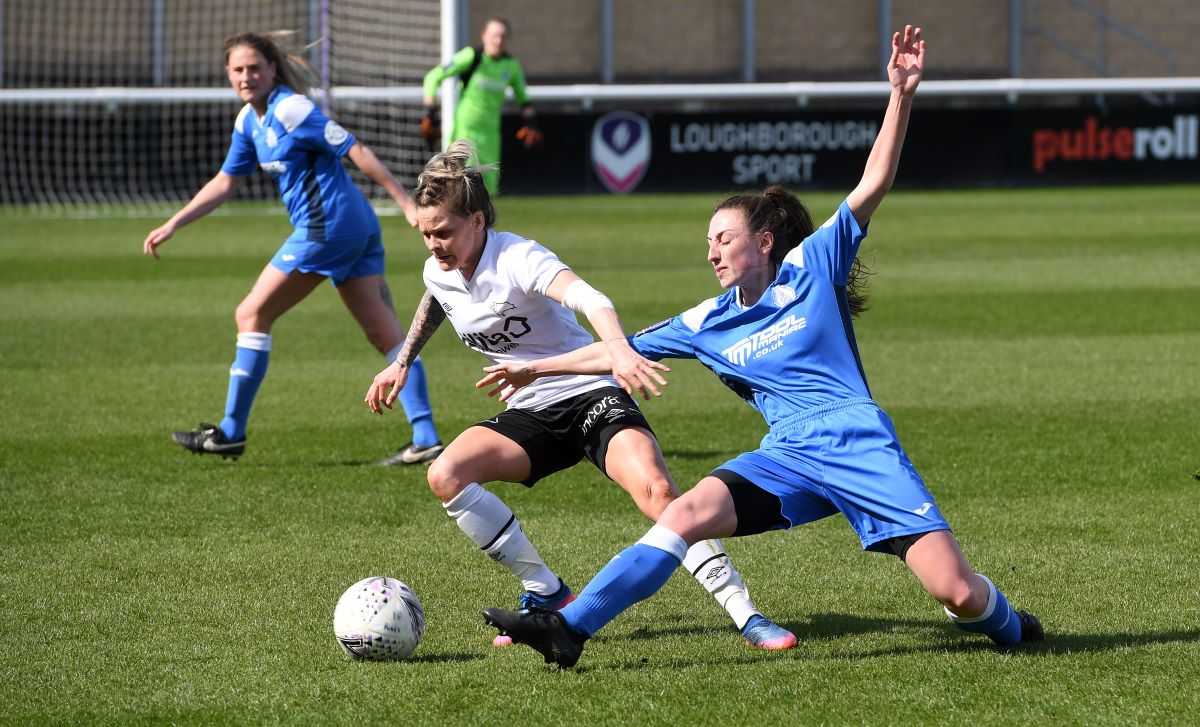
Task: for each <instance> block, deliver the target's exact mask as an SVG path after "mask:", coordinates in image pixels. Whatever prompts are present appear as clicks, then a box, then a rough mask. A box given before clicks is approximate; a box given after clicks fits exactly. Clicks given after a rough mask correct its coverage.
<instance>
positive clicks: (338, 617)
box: [333, 576, 425, 661]
mask: <svg viewBox="0 0 1200 727" xmlns="http://www.w3.org/2000/svg"><path fill="white" fill-rule="evenodd" d="M424 633H425V609H424V608H423V607H422V606H421V601H420V599H418V598H417V594H415V593H413V591H412V589H411V588H409V587H408V586H406V585H404V584H403V583H401V582H400V581H398V580H396V579H395V578H388V577H387V576H372V577H371V578H364V579H362V580H361V581H359V582H358V583H355V584H354V585H352V586H350V587H349V588H347V589H346V592H345V593H343V594H342V597H341V598H339V599H338V602H337V607H336V608H334V609H333V634H334V636H336V637H337V640H338V643H339V644H341V645H342V649H343V650H345V652H346V653H347V654H349V655H350V656H352V657H354V658H355V659H370V660H371V661H386V660H389V659H391V660H399V659H404V658H407V657H408V655H409V654H411V653H413V650H414V649H416V648H417V644H419V643H421V635H422V634H424Z"/></svg>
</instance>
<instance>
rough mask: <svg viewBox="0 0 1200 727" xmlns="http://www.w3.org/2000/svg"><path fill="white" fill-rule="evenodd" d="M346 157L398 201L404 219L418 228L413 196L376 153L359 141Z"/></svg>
mask: <svg viewBox="0 0 1200 727" xmlns="http://www.w3.org/2000/svg"><path fill="white" fill-rule="evenodd" d="M346 156H348V157H350V161H352V162H354V166H356V167H358V168H359V169H361V170H362V173H363V174H365V175H367V177H369V178H370V180H371V181H372V182H374V183H376V184H378V185H379V186H380V187H383V188H384V189H385V190H387V193H388V195H389V196H390V197H391V198H392V199H394V200H395V201H396V204H398V205H400V209H402V210H404V218H405V219H406V220H408V224H410V225H412V226H413V227H416V226H417V207H416V205H414V204H413V200H412V195H410V194H409V193H408V190H407V189H405V188H404V186H403V185H402V184H400V182H398V181H397V180H396V178H395V177H393V176H392V173H391V172H390V171H388V168H387V167H386V166H384V164H383V162H381V161H379V157H377V156H375V152H373V151H371V148H370V147H368V146H367V145H366V144H364V143H362V142H361V141H358V142H355V143H354V146H352V147H350V151H349V152H348V153H347V154H346Z"/></svg>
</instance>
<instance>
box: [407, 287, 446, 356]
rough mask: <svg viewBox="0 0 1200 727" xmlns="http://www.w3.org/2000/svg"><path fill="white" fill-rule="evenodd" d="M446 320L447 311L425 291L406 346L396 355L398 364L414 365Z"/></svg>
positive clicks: (410, 327) (409, 329) (410, 328)
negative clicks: (426, 344) (414, 361)
mask: <svg viewBox="0 0 1200 727" xmlns="http://www.w3.org/2000/svg"><path fill="white" fill-rule="evenodd" d="M444 320H446V311H444V310H442V306H441V305H439V304H438V302H437V298H434V297H433V296H432V295H430V293H429V291H428V290H427V291H425V295H422V296H421V302H420V303H417V312H416V313H415V314H414V315H413V319H412V324H411V325H410V326H409V327H408V335H407V336H405V338H404V345H403V346H401V347H400V353H398V354H396V362H397V363H399V364H400V365H401V366H408V365H410V364H412V362H413V360H414V359H416V358H417V354H419V353H421V349H422V348H424V347H425V342H426V341H428V340H429V337H430V336H432V335H433V332H434V331H436V330H437V329H438V326H440V325H442V321H444Z"/></svg>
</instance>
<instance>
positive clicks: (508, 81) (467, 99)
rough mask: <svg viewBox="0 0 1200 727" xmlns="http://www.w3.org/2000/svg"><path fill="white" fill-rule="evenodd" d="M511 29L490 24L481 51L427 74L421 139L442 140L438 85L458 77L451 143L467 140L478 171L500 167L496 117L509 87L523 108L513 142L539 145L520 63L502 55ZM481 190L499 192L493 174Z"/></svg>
mask: <svg viewBox="0 0 1200 727" xmlns="http://www.w3.org/2000/svg"><path fill="white" fill-rule="evenodd" d="M511 30H512V28H511V26H510V25H509V23H508V21H507V20H505V19H504V18H500V17H493V18H489V19H488V21H487V22H486V23H484V26H483V34H482V36H481V38H480V40H481V41H482V42H481V44H480V45H477V46H474V47H468V48H463V49H462V50H460V51H459V52H457V53H455V54H454V57H453V58H451V59H450V62H449V63H446V64H445V65H441V66H437V67H435V68H434V69H433V70H431V71H429V73H427V74H425V84H424V85H425V116H424V118H422V119H421V138H422V139H425V140H427V141H436V140H437V139H438V137H439V136H440V135H441V130H440V129H439V128H438V123H437V101H436V99H435V96H436V95H437V89H438V86H440V85H441V83H442V81H443V80H445V79H447V78H451V77H457V78H458V79H459V84H460V86H459V88H460V94H459V99H458V105H457V107H456V109H455V112H454V124H453V125H452V126H451V127H450V141H457V140H459V139H469V140H470V141H472V142H474V144H475V148H476V149H477V150H478V154H479V158H478V163H479V164H481V165H486V164H495V165H499V163H500V146H501V144H500V112H501V110H502V109H503V108H504V94H505V92H506V91H507V89H508V88H509V87H510V86H511V87H512V90H513V96H514V97H515V98H516V101H517V103H518V104H520V105H521V115H522V116H523V122H524V123H523V125H522V126H521V129H520V130H519V131H517V139H518V140H520V141H521V142H523V143H524V144H525V148H526V149H531V148H533V147H535V146H538V145H540V144H541V143H542V132H541V131H540V130H539V129H538V126H537V116H536V114H535V113H534V110H533V106H532V105H530V102H529V94H528V93H527V92H526V90H525V71H524V70H522V68H521V64H520V62H518V61H517V59H516V58H513V57H512V56H510V55H509V54H508V52H507V51H506V50H505V46H506V45H507V43H508V36H509V34H510V33H511ZM484 185H485V186H486V187H487V190H488V193H489V194H493V195H495V194H497V193H499V191H500V174H499V172H498V171H497V170H496V169H491V170H489V171H487V172H485V173H484Z"/></svg>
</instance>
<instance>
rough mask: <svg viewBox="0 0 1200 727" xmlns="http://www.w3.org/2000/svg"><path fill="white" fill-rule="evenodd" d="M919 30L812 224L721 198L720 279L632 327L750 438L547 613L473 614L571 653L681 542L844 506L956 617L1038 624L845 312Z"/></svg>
mask: <svg viewBox="0 0 1200 727" xmlns="http://www.w3.org/2000/svg"><path fill="white" fill-rule="evenodd" d="M924 62H925V41H923V40H922V39H921V30H920V29H919V28H918V29H916V30H914V29H913V28H912V27H911V26H907V27H905V29H904V37H903V40H901V38H900V34H899V33H896V34H895V35H894V36H893V39H892V57H891V61H890V63H889V67H888V75H889V77H890V79H891V83H892V93H891V99H890V102H889V104H888V108H887V112H886V114H885V115H884V119H883V122H882V125H881V127H880V132H879V136H878V138H877V139H876V141H875V144H874V146H873V148H872V149H871V153H870V155H869V157H868V159H867V165H866V171H865V172H864V174H863V177H862V180H861V181H860V182H859V184H858V186H857V187H856V188H855V189H854V191H852V192H851V193H850V195H849V196H848V197H847V198H846V200H845V202H843V203H842V205H841V206H840V207H839V209H838V211H837V212H836V213H835V214H834V215H833V217H831V218H830V219H829V221H828V222H826V223H825V224H824V225H822V226H821V227H820V229H817V230H815V231H814V230H813V225H812V222H811V219H810V217H809V215H808V211H807V210H806V209H805V208H804V206H803V205H802V204H801V203H800V201H799V200H798V199H796V198H795V197H793V196H792V195H790V194H788V193H787V192H785V191H784V190H783V189H780V188H778V187H772V188H769V189H767V190H766V192H765V193H764V194H762V195H739V196H735V197H730V198H728V199H726V200H724V201H723V202H721V203H719V204H718V205H717V207H716V211H715V213H714V214H713V216H712V219H711V221H710V222H709V227H708V261H709V263H711V264H712V266H713V269H714V271H715V273H716V276H717V280H718V281H719V282H720V284H721V287H722V288H725V289H726V290H727V292H726V293H724V294H723V295H721V296H718V297H716V298H711V299H709V300H707V301H705V302H703V303H701V304H700V305H698V306H696V307H695V308H692V309H691V310H688V311H686V312H684V313H683V314H681V315H679V316H676V317H674V318H672V319H670V320H668V321H665V322H664V323H662V324H660V325H658V326H656V327H652V328H650V329H648V330H646V331H643V332H642V333H639V334H638V335H636V336H634V337H633V338H632V339H631V342H632V345H633V348H634V350H635V351H637V352H638V353H640V354H642V355H644V356H648V357H650V358H651V359H655V360H657V359H661V358H664V357H675V358H696V359H698V360H700V361H701V362H703V363H704V365H705V366H707V367H708V368H710V369H711V370H712V371H713V372H714V373H716V374H717V375H718V376H719V377H720V379H721V381H722V382H724V383H725V384H726V385H728V386H729V387H730V388H731V389H733V390H734V391H735V392H736V393H738V394H739V395H740V396H742V397H743V398H744V399H746V401H747V402H749V403H750V404H751V405H752V406H754V407H755V408H756V409H758V410H759V411H760V412H761V413H762V415H763V417H764V418H765V419H766V420H767V423H768V424H769V425H770V431H769V433H768V434H767V436H766V437H765V438H764V439H763V441H762V444H761V446H760V447H759V448H758V449H757V450H755V451H753V452H747V453H745V454H742V455H739V456H737V457H735V458H733V459H732V460H730V461H728V462H726V463H725V464H723V465H721V466H720V467H718V468H717V469H715V470H713V472H712V473H711V474H710V475H709V476H708V477H705V478H704V479H703V480H701V481H700V482H699V484H697V485H696V487H695V488H693V489H691V490H689V491H688V492H687V493H686V494H684V495H683V496H682V497H681V498H679V499H677V500H675V501H674V502H673V503H671V504H670V505H668V506H667V508H666V510H665V511H664V512H663V515H662V517H660V518H659V519H658V521H657V524H656V525H655V526H654V527H652V528H651V529H650V531H649V532H648V533H646V535H645V536H644V537H643V538H642V539H641V540H640V541H638V543H637V544H635V545H633V546H631V547H629V548H627V549H626V550H625V551H624V552H622V553H621V554H620V556H619V557H617V558H614V559H613V560H612V561H610V562H609V564H608V565H607V566H605V567H604V569H602V570H601V571H600V573H599V574H597V575H596V577H595V578H594V579H593V580H592V581H591V582H590V583H589V584H588V585H587V587H585V588H584V589H583V591H582V592H581V593H580V594H579V598H578V599H576V600H575V602H574V603H573V604H571V605H570V606H567V607H566V608H564V609H563V610H562V611H561V612H560V613H554V614H544V613H536V614H535V613H512V612H509V611H504V610H502V609H497V608H489V609H487V610H486V611H484V619H485V621H486V622H487V623H489V624H491V625H493V626H496V627H498V628H500V629H502V630H504V631H505V632H507V633H508V634H510V636H511V638H513V639H514V640H515V641H518V642H521V643H525V644H528V645H530V646H532V647H534V648H535V649H537V650H538V651H540V652H541V653H542V655H543V656H544V657H545V659H546V661H547V662H556V663H558V664H559V665H561V666H571V665H573V664H574V663H575V662H576V660H578V658H579V656H580V654H581V653H582V650H583V644H584V641H585V640H586V639H588V638H589V637H591V636H592V635H593V634H595V633H596V631H597V630H599V629H600V628H601V627H602V626H604V625H605V624H606V623H608V622H609V621H611V620H612V619H613V618H615V617H616V616H617V614H619V613H620V612H621V611H623V610H625V609H626V608H628V607H629V606H631V605H632V604H634V603H636V602H637V601H640V600H643V599H645V598H648V597H649V596H651V595H652V594H654V593H655V592H656V591H657V590H658V589H659V588H661V587H662V585H663V583H665V582H666V578H667V575H669V574H670V572H671V571H672V570H673V569H674V568H675V566H676V565H678V563H679V561H680V559H681V558H682V557H683V553H685V552H686V551H687V548H688V545H689V544H690V543H694V542H696V541H698V540H701V539H704V538H717V537H725V536H736V535H752V534H755V533H760V532H764V531H766V530H776V529H783V528H790V527H793V526H796V525H800V524H803V523H806V522H811V521H813V520H818V519H820V518H823V517H826V516H828V515H832V514H833V513H835V512H838V511H840V512H841V513H842V514H843V515H845V517H846V519H847V520H849V521H850V524H851V526H852V527H853V528H854V529H855V531H856V532H857V533H858V536H859V539H860V540H861V542H862V545H863V547H864V548H865V549H867V550H872V551H877V552H884V553H893V554H895V555H897V556H899V557H900V558H901V559H903V560H904V562H905V563H906V564H907V565H908V567H909V568H910V569H912V571H913V573H914V574H916V576H917V578H918V579H919V580H920V581H921V584H922V585H923V586H924V587H925V589H926V590H927V591H928V592H929V593H930V595H932V596H933V597H934V598H936V599H937V600H938V601H940V602H941V603H942V604H943V606H944V607H945V611H946V614H947V615H948V616H949V617H950V619H951V620H952V621H953V622H954V623H956V624H957V625H958V626H959V627H961V628H963V629H965V630H967V631H974V632H980V633H984V634H986V635H988V636H989V637H991V638H992V639H993V640H994V641H996V642H997V643H999V644H1005V645H1009V644H1017V643H1020V642H1022V641H1038V640H1040V639H1041V638H1042V627H1041V624H1040V623H1038V621H1037V619H1036V618H1035V617H1033V616H1032V615H1030V614H1026V613H1018V612H1016V611H1014V610H1013V609H1012V607H1011V606H1009V604H1008V602H1007V601H1006V600H1005V598H1004V595H1003V594H1002V593H1001V592H1000V591H999V590H997V589H996V587H995V586H994V585H993V584H992V582H991V581H989V580H988V579H987V578H985V577H984V576H982V575H979V574H977V573H975V572H974V571H973V570H972V569H971V568H970V566H968V565H967V562H966V560H965V559H964V558H963V555H962V551H961V550H960V549H959V546H958V543H957V542H956V541H955V539H954V536H953V535H951V533H950V526H949V525H947V524H946V521H945V520H944V519H943V518H942V515H941V513H940V512H939V511H938V508H937V506H936V505H935V504H934V498H933V496H932V495H931V494H929V491H928V490H927V489H926V488H925V485H924V483H923V482H922V481H921V478H920V476H919V475H918V474H917V472H916V470H915V469H914V468H913V466H912V463H911V462H910V461H909V459H908V457H907V455H905V453H904V450H903V449H902V448H901V447H900V443H899V441H898V440H897V438H896V433H895V431H894V429H893V428H892V424H891V421H890V420H889V419H888V417H887V415H886V414H884V413H883V411H882V410H880V409H879V407H878V406H877V405H876V404H875V402H874V401H872V399H871V395H870V391H869V390H868V388H867V382H866V379H865V376H864V374H863V370H862V366H861V364H860V361H859V357H858V352H857V346H856V344H855V340H854V334H853V330H852V328H851V325H850V317H851V314H852V312H854V311H855V310H860V309H861V308H862V304H863V300H864V299H863V298H862V295H861V291H860V290H858V287H859V285H860V283H861V277H860V276H858V275H856V274H854V271H853V270H852V267H853V265H854V263H855V260H856V255H857V253H858V248H859V245H860V244H861V242H862V239H863V237H865V236H866V227H867V223H868V221H869V220H870V219H871V216H872V214H874V212H875V210H876V208H877V207H878V206H879V204H880V202H881V201H882V200H883V197H884V195H885V194H886V192H887V191H888V190H889V189H890V188H891V186H892V182H893V180H894V179H895V175H896V168H897V165H898V164H899V160H900V149H901V147H902V146H903V143H904V135H905V130H906V129H907V126H908V117H909V111H910V108H911V105H912V97H913V93H914V91H916V88H917V84H918V83H919V82H920V80H921V74H922V70H923V68H924ZM609 348H610V347H609V346H608V345H604V346H590V347H587V348H584V349H582V350H580V351H576V352H574V353H572V354H568V355H565V356H560V357H558V358H551V359H547V360H545V361H535V362H532V363H529V364H523V365H518V364H507V365H495V366H491V367H488V369H487V371H488V372H489V374H488V376H486V377H485V378H484V379H483V380H482V381H481V382H480V384H481V385H482V386H495V387H496V388H494V389H493V391H492V393H496V392H497V391H501V392H503V393H502V394H501V395H502V396H515V395H516V394H513V393H512V392H513V391H514V390H515V391H516V392H520V391H521V390H522V389H521V388H514V387H522V386H523V385H524V384H526V383H527V382H529V381H531V380H536V378H537V377H540V376H546V375H561V374H564V373H568V372H582V373H589V372H590V373H595V372H597V371H604V370H606V369H607V368H608V366H609V365H610V362H611V358H612V357H611V355H610V354H609Z"/></svg>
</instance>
